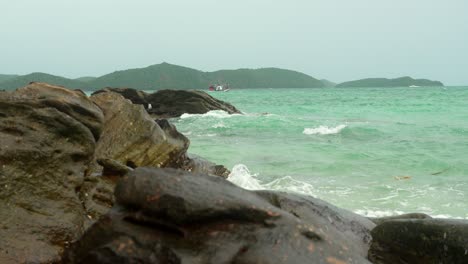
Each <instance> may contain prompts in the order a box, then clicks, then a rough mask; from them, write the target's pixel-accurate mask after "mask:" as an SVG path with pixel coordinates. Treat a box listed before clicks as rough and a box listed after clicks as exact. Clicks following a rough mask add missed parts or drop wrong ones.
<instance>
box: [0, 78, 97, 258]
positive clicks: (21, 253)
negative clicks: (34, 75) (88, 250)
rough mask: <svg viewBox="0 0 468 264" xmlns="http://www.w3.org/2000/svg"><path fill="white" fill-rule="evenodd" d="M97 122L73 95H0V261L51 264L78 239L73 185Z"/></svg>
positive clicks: (80, 217) (54, 90) (58, 90)
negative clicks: (70, 243)
mask: <svg viewBox="0 0 468 264" xmlns="http://www.w3.org/2000/svg"><path fill="white" fill-rule="evenodd" d="M101 125H102V113H101V112H100V110H99V108H97V107H96V106H95V105H94V104H93V103H92V102H91V101H89V100H88V99H87V98H86V96H84V95H82V94H81V93H79V92H74V91H70V90H67V89H65V88H62V87H57V86H51V85H47V84H41V83H32V84H30V85H28V86H26V87H25V88H21V89H18V90H17V91H16V92H14V93H0V237H1V239H0V263H39V262H41V263H49V262H52V261H57V260H58V259H59V258H60V256H61V253H62V252H63V250H64V247H65V246H66V245H67V244H68V243H69V242H71V241H73V240H75V239H77V238H78V237H79V236H80V235H81V234H82V232H83V231H84V230H83V229H84V225H85V222H86V213H85V210H84V208H83V205H82V203H81V201H80V199H79V188H80V186H81V185H82V183H83V181H84V175H85V171H86V170H87V169H88V164H89V162H90V161H91V159H92V156H93V152H94V147H95V140H96V139H97V138H99V135H100V130H101Z"/></svg>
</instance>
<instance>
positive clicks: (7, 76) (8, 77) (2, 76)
mask: <svg viewBox="0 0 468 264" xmlns="http://www.w3.org/2000/svg"><path fill="white" fill-rule="evenodd" d="M18 76H19V75H14V74H0V83H1V82H4V81H8V80H11V79H13V78H16V77H18Z"/></svg>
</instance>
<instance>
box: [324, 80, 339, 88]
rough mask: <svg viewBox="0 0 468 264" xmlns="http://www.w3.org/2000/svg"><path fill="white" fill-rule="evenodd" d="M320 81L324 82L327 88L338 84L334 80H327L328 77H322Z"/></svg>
mask: <svg viewBox="0 0 468 264" xmlns="http://www.w3.org/2000/svg"><path fill="white" fill-rule="evenodd" d="M320 81H321V82H322V83H323V85H324V86H325V87H327V88H333V87H335V86H336V83H334V82H332V81H329V80H327V79H321V80H320Z"/></svg>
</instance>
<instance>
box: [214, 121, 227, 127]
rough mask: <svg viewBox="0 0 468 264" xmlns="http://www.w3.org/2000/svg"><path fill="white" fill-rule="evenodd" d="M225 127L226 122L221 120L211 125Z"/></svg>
mask: <svg viewBox="0 0 468 264" xmlns="http://www.w3.org/2000/svg"><path fill="white" fill-rule="evenodd" d="M225 127H227V126H226V124H224V123H223V121H220V122H218V123H216V124H214V125H213V128H225Z"/></svg>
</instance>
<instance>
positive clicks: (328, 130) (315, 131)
mask: <svg viewBox="0 0 468 264" xmlns="http://www.w3.org/2000/svg"><path fill="white" fill-rule="evenodd" d="M345 127H346V125H339V126H336V127H328V126H319V127H317V128H304V131H303V132H302V133H303V134H305V135H331V134H338V133H340V131H341V130H343V129H344V128H345Z"/></svg>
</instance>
